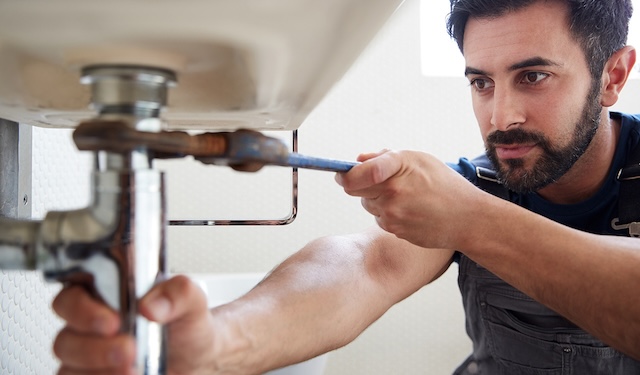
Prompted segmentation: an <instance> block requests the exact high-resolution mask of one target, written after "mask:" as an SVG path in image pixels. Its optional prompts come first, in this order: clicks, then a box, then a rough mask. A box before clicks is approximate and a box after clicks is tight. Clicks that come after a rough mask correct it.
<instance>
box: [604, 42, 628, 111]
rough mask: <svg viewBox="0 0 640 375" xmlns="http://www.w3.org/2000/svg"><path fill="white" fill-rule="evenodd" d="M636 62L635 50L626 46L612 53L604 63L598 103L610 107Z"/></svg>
mask: <svg viewBox="0 0 640 375" xmlns="http://www.w3.org/2000/svg"><path fill="white" fill-rule="evenodd" d="M635 62H636V50H635V48H633V47H631V46H626V47H624V48H621V49H619V50H618V51H616V53H614V54H613V55H612V56H611V57H610V58H609V60H608V61H607V63H606V64H605V65H604V71H603V72H602V96H601V97H600V104H602V106H603V107H611V106H612V105H614V104H615V103H616V102H617V101H618V97H619V95H620V92H621V91H622V88H623V87H624V85H625V83H626V82H627V78H629V74H630V73H631V69H632V68H633V64H635Z"/></svg>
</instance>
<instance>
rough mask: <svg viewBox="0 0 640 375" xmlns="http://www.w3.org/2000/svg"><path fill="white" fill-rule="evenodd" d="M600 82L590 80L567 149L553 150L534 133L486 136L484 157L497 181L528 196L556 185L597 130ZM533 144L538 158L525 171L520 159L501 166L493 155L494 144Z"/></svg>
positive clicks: (545, 138)
mask: <svg viewBox="0 0 640 375" xmlns="http://www.w3.org/2000/svg"><path fill="white" fill-rule="evenodd" d="M599 93H600V80H597V79H593V80H592V83H591V88H590V90H589V94H588V95H587V98H586V101H585V105H584V108H583V109H582V116H581V117H580V119H579V120H578V122H577V123H576V125H575V130H574V132H573V137H572V139H571V141H570V142H569V144H568V145H566V146H564V147H556V146H554V145H553V144H552V142H551V141H550V140H549V139H548V138H547V137H545V136H544V134H542V133H540V132H535V131H528V130H524V129H522V128H516V129H514V130H509V131H506V132H503V131H500V130H497V131H495V132H493V133H491V134H489V135H488V136H487V140H486V141H485V148H486V154H487V157H488V158H489V160H490V161H491V163H492V164H493V166H494V167H495V168H497V170H496V173H497V177H498V180H499V181H500V182H501V183H502V184H504V186H505V187H506V188H508V189H509V190H512V191H515V192H516V193H532V192H535V191H537V190H539V189H542V188H543V187H545V186H547V185H549V184H551V183H553V182H556V181H557V180H558V179H559V178H560V177H562V176H563V175H564V174H565V173H567V171H569V169H571V167H573V165H574V164H575V163H576V161H578V159H579V158H580V157H581V156H582V155H583V154H584V153H585V151H586V150H587V148H588V147H589V144H590V143H591V141H592V140H593V137H594V136H595V134H596V131H597V130H598V126H599V124H600V113H601V111H602V106H601V105H600V102H599V97H600V95H599ZM518 143H535V144H536V146H538V147H540V149H541V150H542V156H540V158H539V159H538V160H537V161H536V163H535V165H534V166H533V167H532V168H531V169H530V170H527V169H525V168H524V160H523V159H506V160H503V161H502V162H501V161H500V159H499V158H498V155H497V152H496V147H495V145H496V144H501V145H509V144H518Z"/></svg>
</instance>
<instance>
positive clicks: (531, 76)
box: [522, 72, 549, 85]
mask: <svg viewBox="0 0 640 375" xmlns="http://www.w3.org/2000/svg"><path fill="white" fill-rule="evenodd" d="M548 76H549V74H547V73H542V72H527V73H525V74H524V76H523V77H522V82H523V83H527V84H534V85H535V84H538V83H540V82H541V81H543V80H544V79H545V78H547V77H548Z"/></svg>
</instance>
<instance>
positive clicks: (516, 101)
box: [491, 85, 525, 131]
mask: <svg viewBox="0 0 640 375" xmlns="http://www.w3.org/2000/svg"><path fill="white" fill-rule="evenodd" d="M524 104H525V102H524V99H523V98H520V97H519V96H518V93H517V92H516V90H515V89H512V88H509V87H501V88H498V87H497V85H496V87H495V88H494V92H493V112H492V113H491V125H493V127H495V128H496V129H497V130H501V131H507V130H509V129H510V128H512V127H514V126H519V125H521V124H523V123H524V121H525V115H524Z"/></svg>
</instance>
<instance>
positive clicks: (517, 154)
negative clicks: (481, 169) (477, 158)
mask: <svg viewBox="0 0 640 375" xmlns="http://www.w3.org/2000/svg"><path fill="white" fill-rule="evenodd" d="M534 147H535V145H496V146H495V150H496V155H497V156H498V158H500V159H520V158H523V157H524V156H525V155H526V154H528V153H529V151H531V150H532V149H533V148H534Z"/></svg>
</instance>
